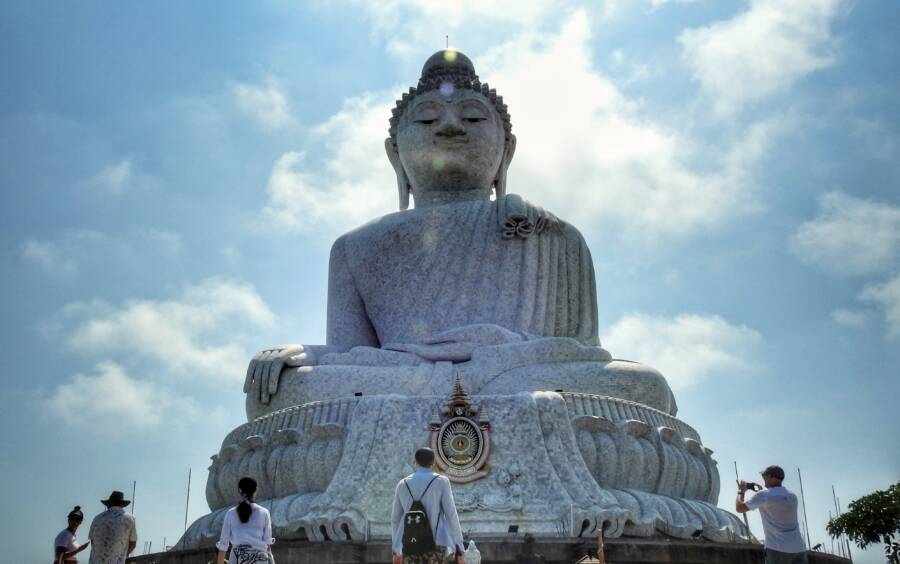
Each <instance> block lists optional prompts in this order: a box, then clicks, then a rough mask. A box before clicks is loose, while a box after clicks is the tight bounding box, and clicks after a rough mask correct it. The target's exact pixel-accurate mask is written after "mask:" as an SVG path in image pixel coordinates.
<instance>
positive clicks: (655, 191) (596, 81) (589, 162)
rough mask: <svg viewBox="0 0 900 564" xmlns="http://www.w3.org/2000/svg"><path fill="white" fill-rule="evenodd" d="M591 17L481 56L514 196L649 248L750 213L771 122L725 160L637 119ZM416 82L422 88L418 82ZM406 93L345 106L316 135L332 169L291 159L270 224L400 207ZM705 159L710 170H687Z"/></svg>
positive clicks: (280, 177)
mask: <svg viewBox="0 0 900 564" xmlns="http://www.w3.org/2000/svg"><path fill="white" fill-rule="evenodd" d="M590 40H591V36H590V29H589V22H588V16H587V15H586V13H585V12H582V11H579V12H575V13H573V14H572V15H571V17H569V18H568V19H567V20H566V22H565V24H564V25H563V26H562V28H561V29H559V32H558V33H556V34H542V33H539V32H531V31H529V32H524V33H523V34H521V35H519V36H517V37H516V38H515V39H514V40H512V41H510V42H508V43H505V44H503V45H501V46H499V47H496V48H494V49H492V50H490V51H488V52H487V53H486V54H485V55H484V56H482V57H480V58H478V60H477V62H476V63H477V67H478V69H479V71H478V72H479V74H480V75H481V76H482V77H483V78H485V79H486V80H487V81H488V82H490V84H491V86H492V87H495V88H497V90H498V92H500V93H503V94H504V97H505V102H507V103H508V104H509V106H510V112H511V113H512V117H513V130H514V132H515V133H516V135H517V137H518V140H519V144H518V148H517V151H516V157H515V159H514V160H513V164H512V167H511V169H510V180H509V189H510V191H512V192H517V193H520V194H522V195H524V196H525V197H527V198H529V199H532V200H534V201H535V202H537V203H539V204H541V205H542V206H545V207H547V208H548V209H550V210H552V211H553V212H554V213H556V214H557V215H559V216H561V217H563V218H564V219H567V220H569V221H572V222H573V223H575V224H576V225H579V226H580V227H582V228H589V227H590V226H591V225H604V226H605V225H607V224H612V228H613V229H615V232H616V233H620V234H623V235H624V236H626V237H633V238H635V239H637V240H642V241H655V240H659V239H660V238H662V237H666V236H670V235H683V234H687V233H692V232H695V231H696V230H698V229H703V228H707V227H709V226H713V225H717V224H719V223H720V222H721V221H722V220H724V219H725V218H728V217H732V216H734V215H736V214H740V213H746V212H747V211H748V210H753V209H754V203H753V201H754V200H753V198H752V197H751V194H750V192H751V191H752V185H751V178H750V176H751V170H752V167H753V165H754V164H755V162H756V161H757V159H759V158H760V156H761V155H762V154H763V153H764V152H765V150H766V147H767V146H768V141H769V138H770V137H771V135H772V132H773V131H772V128H773V126H771V125H770V124H760V125H757V126H755V127H753V128H751V129H749V130H748V131H745V132H743V134H742V135H741V141H740V142H739V143H737V144H735V145H733V146H731V147H728V148H726V149H725V150H724V151H723V150H720V149H718V148H714V147H701V146H698V145H697V143H695V142H694V141H693V140H692V139H690V138H689V137H687V136H685V135H683V134H681V133H679V132H677V131H673V130H670V129H668V128H666V127H664V126H662V125H660V124H658V123H654V122H653V121H652V120H649V119H647V118H646V117H645V116H642V115H641V114H640V111H639V110H640V108H639V107H638V106H637V105H636V104H635V103H633V102H632V101H630V100H628V99H627V98H626V97H625V96H624V95H623V94H622V93H621V92H620V91H619V90H618V89H617V88H616V86H615V85H614V84H613V82H612V81H611V80H609V79H608V78H607V77H604V76H603V75H601V74H599V73H598V72H596V71H595V70H594V69H593V66H592V63H591V59H590V55H589V54H590V51H591V45H590ZM410 82H411V83H412V82H414V77H411V80H410ZM401 90H402V88H397V89H396V90H394V91H391V92H388V93H377V94H366V95H363V96H360V97H356V98H352V99H349V100H346V101H345V103H344V106H343V108H342V109H341V111H340V112H339V113H338V114H336V115H335V116H333V117H332V118H331V119H329V120H328V121H327V122H326V123H325V124H323V125H322V126H321V127H319V128H318V129H317V130H316V135H315V136H314V137H313V139H312V143H313V144H321V145H324V147H325V148H326V150H327V155H328V156H327V158H326V164H325V167H324V170H318V168H317V167H315V166H311V165H308V164H307V163H306V162H305V161H304V158H305V157H304V155H305V151H302V150H301V151H292V152H288V153H285V154H284V155H283V156H282V157H281V158H280V159H279V160H278V162H277V163H276V164H275V166H274V167H273V170H272V174H271V176H270V178H269V182H268V193H269V203H268V205H267V206H266V209H265V214H266V216H267V217H268V218H269V219H271V220H274V221H275V223H276V224H277V225H279V226H282V227H285V226H286V227H293V228H299V227H302V226H304V225H307V226H309V225H312V224H315V223H317V222H328V221H330V222H332V223H339V224H340V225H342V226H345V227H350V226H352V225H356V224H358V223H359V221H363V220H367V219H371V218H372V217H373V216H375V215H378V214H382V213H385V212H387V211H393V210H395V209H396V205H397V204H396V197H397V196H396V184H395V180H394V173H393V171H392V170H391V168H390V166H389V163H388V161H387V157H386V156H385V155H384V152H383V150H382V143H383V140H384V138H385V137H386V130H387V121H388V118H389V116H390V109H391V108H392V107H393V104H394V100H395V98H396V97H397V95H398V93H399V92H401ZM700 154H703V155H704V159H703V160H704V161H705V162H704V166H707V168H706V170H705V171H703V172H700V171H698V170H694V169H693V168H692V167H691V165H690V162H691V161H692V159H695V158H696V157H697V156H698V155H700Z"/></svg>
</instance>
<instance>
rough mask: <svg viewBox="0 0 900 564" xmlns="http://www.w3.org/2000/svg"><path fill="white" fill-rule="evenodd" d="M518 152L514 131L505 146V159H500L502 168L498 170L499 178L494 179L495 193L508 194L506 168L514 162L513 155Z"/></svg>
mask: <svg viewBox="0 0 900 564" xmlns="http://www.w3.org/2000/svg"><path fill="white" fill-rule="evenodd" d="M515 154H516V136H515V135H513V134H512V133H510V134H509V137H508V138H507V140H506V143H505V144H504V146H503V159H502V160H501V161H500V169H499V170H497V178H495V179H494V195H495V196H496V197H497V198H502V197H503V196H505V195H506V170H507V169H508V168H509V163H511V162H512V158H513V155H515Z"/></svg>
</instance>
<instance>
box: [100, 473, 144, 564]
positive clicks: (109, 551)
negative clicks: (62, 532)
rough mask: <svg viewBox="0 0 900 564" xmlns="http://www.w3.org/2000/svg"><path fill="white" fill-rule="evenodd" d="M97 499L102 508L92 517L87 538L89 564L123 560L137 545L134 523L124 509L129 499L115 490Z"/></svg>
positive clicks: (122, 562)
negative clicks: (89, 544) (104, 509)
mask: <svg viewBox="0 0 900 564" xmlns="http://www.w3.org/2000/svg"><path fill="white" fill-rule="evenodd" d="M100 503H102V504H103V505H105V506H106V507H107V509H106V511H104V512H103V513H101V514H99V515H97V516H96V517H94V521H93V522H92V523H91V531H90V533H89V534H88V538H90V539H91V559H90V561H89V564H124V563H125V559H126V558H128V555H129V554H131V552H132V551H133V550H134V547H135V546H137V525H136V523H135V521H134V516H133V515H129V514H128V513H125V507H127V506H128V505H129V504H130V503H131V501H130V500H127V499H125V494H123V493H122V492H120V491H118V490H115V491H113V492H112V493H111V494H109V497H108V498H107V499H101V500H100Z"/></svg>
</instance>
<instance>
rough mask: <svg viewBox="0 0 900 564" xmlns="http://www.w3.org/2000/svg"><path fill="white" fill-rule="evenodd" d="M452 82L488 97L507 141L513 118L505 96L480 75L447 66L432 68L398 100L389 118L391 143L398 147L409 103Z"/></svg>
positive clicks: (510, 132) (457, 86) (456, 85)
mask: <svg viewBox="0 0 900 564" xmlns="http://www.w3.org/2000/svg"><path fill="white" fill-rule="evenodd" d="M447 83H449V84H452V85H453V87H454V88H456V89H459V88H463V89H466V90H472V91H473V92H478V93H479V94H481V95H482V96H484V97H485V98H487V99H488V100H489V101H490V102H491V104H492V105H493V106H494V109H495V110H497V113H498V114H499V115H500V121H501V122H502V123H503V133H504V136H505V138H506V140H507V141H509V136H510V134H512V119H511V118H510V115H509V108H508V107H507V105H506V104H504V103H503V96H500V95H498V94H497V91H496V90H495V89H493V88H491V87H490V86H488V85H487V83H482V82H481V81H480V80H479V79H478V75H476V74H474V73H471V72H468V71H466V70H465V69H462V68H460V69H448V68H446V67H440V68H432V69H429V72H426V73H425V75H424V76H423V77H422V78H421V79H419V84H418V85H417V86H415V87H411V88H410V89H409V92H404V93H403V95H402V96H401V97H400V99H399V100H397V104H396V106H394V108H393V109H392V110H391V118H390V120H389V125H390V127H388V134H389V135H390V138H391V144H393V146H394V147H395V148H396V147H397V130H398V128H399V126H400V118H401V117H402V116H403V112H405V111H406V109H407V108H408V107H409V104H410V103H411V102H412V101H413V100H414V99H415V97H416V96H418V95H420V94H425V93H426V92H431V91H432V90H439V89H440V87H441V85H442V84H447Z"/></svg>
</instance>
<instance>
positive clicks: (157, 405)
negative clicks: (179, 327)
mask: <svg viewBox="0 0 900 564" xmlns="http://www.w3.org/2000/svg"><path fill="white" fill-rule="evenodd" d="M44 405H45V407H46V409H47V410H48V412H49V414H51V415H53V416H55V417H57V418H59V419H60V420H62V421H63V422H65V423H67V424H69V425H72V426H75V427H83V428H87V429H89V430H91V431H93V432H98V433H101V434H104V433H108V434H123V433H127V432H130V431H146V430H152V429H157V428H159V427H161V426H163V425H166V424H170V423H173V422H175V421H179V420H183V419H184V418H185V417H186V416H188V417H190V416H194V415H196V413H197V408H196V406H195V405H194V403H193V402H192V401H191V400H188V399H183V398H180V397H179V396H177V395H175V393H173V392H171V391H169V390H166V389H164V388H161V387H159V386H157V385H155V384H153V383H151V382H146V381H142V380H138V379H135V378H132V377H130V376H129V375H128V374H127V373H126V372H125V370H124V369H123V368H122V367H121V366H120V365H118V364H116V363H114V362H101V363H99V364H97V366H96V367H95V368H94V372H93V373H92V374H76V375H75V376H74V377H73V378H72V379H71V380H70V381H69V382H68V383H65V384H61V385H60V386H58V387H57V388H56V389H55V390H54V391H53V393H52V394H51V395H50V396H49V397H48V398H46V400H45V402H44Z"/></svg>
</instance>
